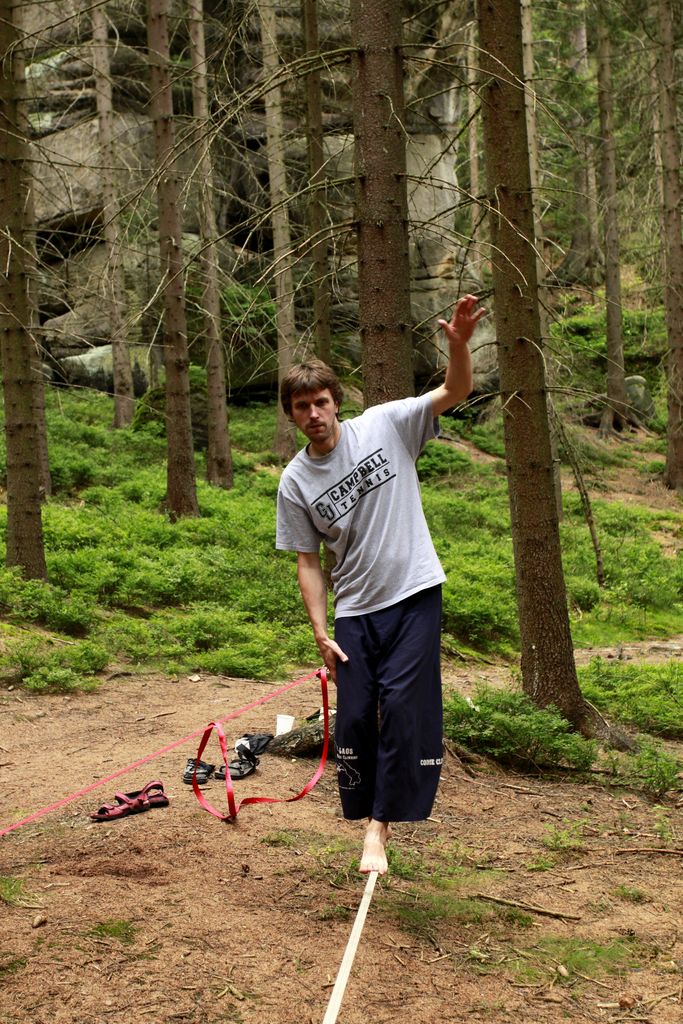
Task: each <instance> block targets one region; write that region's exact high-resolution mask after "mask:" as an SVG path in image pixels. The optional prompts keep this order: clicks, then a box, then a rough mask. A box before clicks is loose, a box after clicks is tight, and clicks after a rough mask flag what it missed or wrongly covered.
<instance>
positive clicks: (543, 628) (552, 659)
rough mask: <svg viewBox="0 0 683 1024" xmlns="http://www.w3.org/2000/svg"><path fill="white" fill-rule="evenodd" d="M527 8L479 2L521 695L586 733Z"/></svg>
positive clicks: (503, 0)
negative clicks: (542, 296)
mask: <svg viewBox="0 0 683 1024" xmlns="http://www.w3.org/2000/svg"><path fill="white" fill-rule="evenodd" d="M521 25H522V12H521V7H520V0H480V3H479V33H480V45H481V48H482V67H483V74H484V87H483V106H482V113H483V122H484V148H485V158H486V169H487V186H488V196H489V203H490V205H491V216H490V220H491V236H492V237H491V241H492V253H493V285H494V296H495V311H496V331H497V342H498V359H499V367H500V386H501V398H502V403H503V411H504V421H503V422H504V431H505V450H506V461H507V471H508V488H509V498H510V513H511V521H512V540H513V550H514V558H515V573H516V581H517V601H518V608H519V624H520V633H521V647H522V656H521V668H522V681H523V687H524V691H525V692H526V693H527V694H528V695H529V696H530V697H531V698H532V700H533V701H534V702H535V703H536V704H538V705H539V706H541V707H545V706H547V705H549V704H554V705H555V706H556V707H557V708H558V709H559V710H560V711H561V713H562V714H563V715H564V716H565V717H566V718H567V719H569V721H570V722H572V723H573V724H574V725H576V726H577V727H579V728H585V727H586V719H587V709H586V706H585V704H584V701H583V698H582V696H581V691H580V689H579V684H578V679H577V675H576V666H575V664H574V653H573V649H572V640H571V633H570V629H569V614H568V609H567V596H566V590H565V584H564V576H563V572H562V557H561V550H560V537H559V526H558V518H557V509H556V506H555V495H554V489H553V459H552V453H551V446H550V429H549V424H548V408H547V393H546V384H545V376H544V360H543V352H542V348H541V328H540V319H539V312H538V299H537V280H536V253H535V247H534V223H533V209H532V197H531V179H530V174H529V159H528V142H527V128H526V111H525V103H524V90H523V89H520V83H521V82H523V80H524V64H523V52H522V31H521Z"/></svg>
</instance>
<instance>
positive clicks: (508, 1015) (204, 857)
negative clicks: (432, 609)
mask: <svg viewBox="0 0 683 1024" xmlns="http://www.w3.org/2000/svg"><path fill="white" fill-rule="evenodd" d="M603 653H612V654H615V653H618V652H603ZM621 655H622V656H627V657H630V656H641V655H642V656H647V657H650V658H651V657H681V656H682V655H683V642H681V641H678V642H675V643H671V644H664V645H662V644H656V645H655V644H653V645H644V647H641V648H639V649H635V648H633V649H629V651H627V652H626V653H624V651H622V652H621ZM507 671H508V670H507V669H505V667H503V666H485V667H482V666H479V667H475V666H472V665H467V664H465V663H458V664H457V665H453V666H450V667H447V668H446V680H445V681H446V687H447V688H448V687H458V688H459V689H461V690H462V691H463V692H467V690H468V688H469V687H470V686H471V685H472V684H473V683H474V682H475V681H476V679H477V678H481V677H482V676H485V677H486V678H487V679H488V680H489V681H496V680H501V679H503V678H504V676H505V675H506V673H507ZM274 689H276V686H275V685H274V684H271V685H268V684H264V683H255V682H251V681H245V680H237V679H224V678H213V677H197V676H195V677H191V678H187V677H184V678H181V679H170V678H163V677H160V676H156V675H149V676H117V677H116V676H115V677H114V678H111V679H110V680H109V681H108V682H107V683H106V684H104V685H103V686H102V688H101V689H100V690H98V691H97V692H95V693H92V694H80V695H74V696H70V697H64V696H40V697H31V696H27V695H26V694H24V693H21V692H18V691H2V692H0V705H1V711H0V713H1V715H2V721H3V728H2V734H1V735H0V780H1V782H2V786H1V790H0V792H1V794H2V796H1V798H0V830H1V829H2V828H3V827H7V826H8V825H10V824H12V823H14V822H16V821H19V820H21V819H22V818H24V817H27V816H29V815H31V814H32V813H33V812H35V811H38V810H40V809H41V808H43V807H46V806H48V805H50V804H52V803H53V802H56V801H58V800H61V799H62V798H65V797H68V796H69V795H70V794H72V793H74V792H78V791H80V790H81V789H83V788H85V787H87V786H88V785H90V784H91V783H93V782H97V781H98V780H101V779H103V778H105V777H106V776H107V775H110V774H112V773H114V772H115V771H117V770H118V769H120V768H123V767H125V766H126V765H128V764H131V763H133V762H135V761H136V760H139V759H140V758H141V757H144V756H145V755H148V754H152V753H154V752H155V751H158V750H160V749H161V748H163V747H165V746H166V745H168V744H171V743H174V742H175V741H177V740H180V739H183V738H184V737H187V736H189V735H190V734H191V733H195V732H196V731H197V730H201V729H202V728H203V727H204V726H205V725H206V724H207V723H208V722H210V721H212V720H213V719H215V718H220V717H223V716H224V715H227V714H229V713H230V712H232V711H234V710H237V709H238V708H240V707H242V706H243V705H245V704H247V703H249V702H251V701H253V700H256V699H258V698H260V697H263V696H265V695H267V694H269V693H270V692H271V691H273V690H274ZM333 696H334V695H333ZM319 703H320V694H319V690H318V689H317V683H316V682H315V681H313V682H306V683H302V684H301V685H300V686H297V687H296V688H294V689H292V690H290V691H289V692H287V693H285V694H283V695H281V696H279V697H277V698H275V699H273V700H272V701H268V702H267V703H264V704H262V705H260V706H258V707H256V708H254V709H252V710H250V711H249V712H247V713H245V714H244V715H242V716H241V717H240V718H239V719H235V720H233V721H229V722H228V723H227V725H226V730H227V736H228V739H229V741H231V742H234V740H235V739H236V738H237V737H238V736H239V735H241V734H242V732H260V731H270V732H272V731H274V724H275V715H276V713H290V714H292V715H294V716H296V718H297V719H298V720H301V719H302V718H304V717H305V716H306V715H308V714H310V713H311V712H312V711H315V709H316V708H317V707H318V706H319ZM197 742H198V741H197V738H196V737H194V738H192V739H188V740H186V742H184V743H182V744H180V745H178V746H176V747H175V748H174V749H172V750H170V751H168V752H167V753H164V754H162V755H161V756H159V757H158V758H155V759H153V760H151V761H149V762H148V763H145V764H144V765H142V766H140V767H138V768H136V769H134V770H132V771H130V772H128V773H126V774H125V775H122V776H121V777H119V778H117V779H116V780H114V781H110V782H107V783H106V784H105V785H103V786H99V787H98V788H96V789H94V790H93V791H91V792H90V793H88V794H87V795H85V796H83V797H80V798H78V799H77V800H75V801H72V802H70V803H67V804H64V805H63V806H61V807H59V808H57V809H55V810H53V811H51V812H50V813H48V814H45V815H44V816H42V817H40V818H39V819H36V820H35V821H33V822H32V823H30V824H27V825H24V826H23V827H21V828H19V829H16V830H15V831H12V832H11V833H9V834H7V835H5V836H3V837H1V838H0V875H1V876H5V877H12V878H17V879H20V880H21V881H22V882H23V899H21V900H20V901H19V902H20V905H7V904H5V903H2V902H0V1022H1V1024H29V1022H31V1024H63V1022H67V1024H155V1022H181V1024H219V1022H220V1024H257V1022H258V1024H295V1022H296V1024H308V1022H311V1024H318V1022H322V1020H323V1017H324V1015H325V1010H326V1007H327V1003H328V1001H329V998H330V994H331V990H332V984H333V982H334V979H335V976H336V973H337V969H338V967H339V964H340V962H341V958H342V955H343V952H344V948H345V946H346V942H347V939H348V936H349V933H350V930H351V927H352V924H353V920H354V917H355V914H356V909H357V907H358V904H359V901H360V898H361V896H362V892H363V887H364V880H363V878H362V877H361V876H359V875H358V874H357V872H356V871H355V869H354V866H353V858H354V857H355V856H357V854H358V852H359V847H360V839H361V834H362V829H361V827H360V826H359V825H356V824H353V823H347V822H345V821H343V820H341V819H340V817H339V816H338V814H339V811H338V801H337V796H336V788H335V781H334V770H333V767H332V768H330V767H329V766H328V769H327V770H326V772H325V774H324V776H323V779H322V780H321V782H320V783H319V784H318V786H317V787H316V789H315V790H314V791H313V793H312V794H311V795H310V796H308V797H307V798H305V799H304V800H302V801H300V802H298V803H290V804H274V805H259V806H248V807H245V808H244V809H243V811H242V812H241V813H240V815H239V818H238V820H237V823H235V824H224V823H221V822H219V821H218V820H217V819H215V818H213V817H212V816H210V815H209V814H207V813H206V812H205V811H204V810H202V809H201V808H200V806H199V804H198V803H197V801H196V799H195V796H194V794H193V792H192V789H191V788H190V787H189V786H187V785H184V784H183V783H182V781H181V775H182V770H183V767H184V765H185V761H186V759H187V757H189V756H193V755H194V754H195V753H196V749H197ZM209 753H210V754H211V755H212V756H211V757H210V758H209V759H210V760H212V761H216V762H217V760H218V758H219V749H218V744H217V742H216V741H215V740H212V744H211V746H210V747H209V748H208V751H207V755H208V754H209ZM315 765H316V762H311V761H306V760H300V761H292V760H291V759H283V758H281V757H275V756H273V755H272V754H268V753H266V754H265V755H264V756H263V757H262V759H261V763H260V766H259V768H258V769H257V771H256V773H255V774H254V775H252V776H251V777H250V778H248V779H246V780H243V781H241V782H237V783H235V788H236V791H237V793H238V795H240V796H242V795H245V796H246V795H253V794H259V795H261V794H267V795H271V796H290V795H291V794H292V793H294V792H297V791H298V790H299V789H300V788H301V787H302V786H303V784H304V782H305V781H306V780H307V779H308V778H309V777H310V776H311V774H312V773H313V771H314V769H315ZM469 772H472V774H469ZM469 772H468V770H467V769H466V768H464V767H463V765H462V764H461V763H460V762H459V761H458V759H457V758H456V757H454V756H452V755H448V756H447V758H446V762H445V765H444V770H443V777H442V784H441V787H440V792H439V796H438V800H437V804H436V807H435V809H434V813H433V817H432V819H431V820H429V821H427V822H425V823H423V824H420V825H419V826H415V825H403V826H398V827H396V828H395V836H394V841H393V849H394V854H393V855H392V865H393V869H392V872H391V873H390V875H389V876H388V878H387V879H386V880H385V881H383V882H381V883H379V884H378V886H377V889H376V891H375V896H374V898H373V902H372V904H371V907H370V911H369V915H368V919H367V922H366V925H365V929H364V931H363V935H362V939H361V944H360V948H359V951H358V955H357V957H356V961H355V964H354V967H353V970H352V973H351V977H350V981H349V984H348V988H347V991H346V996H345V998H344V1002H343V1004H342V1007H341V1011H340V1013H339V1018H338V1019H339V1021H340V1024H361V1022H362V1024H366V1022H368V1021H371V1022H376V1024H382V1022H389V1021H391V1022H396V1021H410V1022H411V1024H435V1022H443V1021H446V1022H472V1024H476V1022H479V1021H486V1022H488V1024H499V1022H500V1024H502V1022H505V1021H508V1020H510V1021H513V1020H514V1021H517V1022H522V1024H556V1022H557V1024H559V1022H561V1021H567V1020H571V1021H576V1022H583V1021H641V1022H645V1021H649V1022H651V1024H680V1021H681V1020H682V1019H683V934H682V930H683V910H682V899H683V874H682V869H683V859H682V856H683V834H682V833H681V808H680V807H678V806H677V805H676V803H675V802H674V801H669V802H665V803H663V804H662V805H660V806H654V805H653V804H652V803H651V802H648V801H647V800H646V799H645V798H644V797H642V796H640V795H638V794H636V793H633V792H631V791H628V790H621V789H618V790H617V789H612V788H609V787H608V786H607V785H606V784H605V780H604V778H603V777H601V776H596V777H595V783H594V784H590V785H589V784H583V783H582V784H577V783H575V782H572V781H569V780H565V779H561V778H552V779H539V778H536V777H522V776H519V775H515V774H513V773H510V772H503V771H501V770H500V769H496V768H493V767H492V766H489V765H486V764H479V765H475V766H474V768H470V769H469ZM152 779H160V780H162V781H163V783H164V786H165V789H166V793H167V794H168V796H169V798H170V805H169V806H168V807H166V808H163V809H156V810H152V811H150V812H148V813H144V814H138V815H135V816H130V817H126V818H123V819H121V820H119V821H117V822H113V823H95V822H92V821H90V819H89V812H90V811H92V810H95V809H96V808H97V807H98V806H99V805H100V804H102V803H105V802H109V801H110V800H111V798H112V797H113V794H114V792H116V791H117V790H122V791H124V792H130V791H133V790H137V789H139V788H141V786H143V785H144V784H145V783H147V782H148V781H150V780H152ZM205 793H206V795H207V797H208V798H209V799H210V800H211V801H212V802H213V803H214V804H215V805H216V806H218V807H221V808H222V807H224V806H225V792H224V788H223V784H222V783H219V782H216V781H210V782H209V783H208V784H207V786H206V787H205ZM641 851H642V852H641ZM648 851H653V852H648ZM496 901H507V903H505V902H496ZM527 908H531V909H527ZM615 943H616V944H618V945H615ZM577 949H578V950H579V951H580V952H581V953H582V955H583V959H579V960H577V959H576V958H572V959H570V952H569V951H570V950H574V951H576V950H577ZM596 949H602V950H603V951H604V950H621V953H622V954H623V953H624V951H625V950H626V951H628V952H629V964H627V965H626V966H624V964H623V963H622V964H621V967H619V969H618V970H617V971H616V972H615V973H609V972H608V971H607V969H606V967H605V964H604V962H603V961H599V962H598V961H595V960H591V956H592V951H593V952H594V951H595V950H596ZM565 961H566V962H565Z"/></svg>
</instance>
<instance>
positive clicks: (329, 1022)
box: [323, 871, 377, 1024]
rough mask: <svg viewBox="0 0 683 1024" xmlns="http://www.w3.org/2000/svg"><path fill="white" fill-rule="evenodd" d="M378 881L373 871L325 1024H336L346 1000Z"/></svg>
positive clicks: (350, 938) (335, 985) (348, 944)
mask: <svg viewBox="0 0 683 1024" xmlns="http://www.w3.org/2000/svg"><path fill="white" fill-rule="evenodd" d="M376 881H377V872H376V871H371V872H370V874H369V875H368V880H367V882H366V885H365V892H364V893H363V899H362V900H361V901H360V906H359V908H358V913H357V914H356V920H355V921H354V924H353V928H352V929H351V934H350V935H349V941H348V942H347V943H346V950H345V952H344V958H343V960H342V962H341V967H340V968H339V974H338V975H337V980H336V981H335V983H334V988H333V989H332V995H331V996H330V1001H329V1003H328V1005H327V1012H326V1014H325V1017H324V1020H323V1024H335V1021H336V1020H337V1014H338V1013H339V1008H340V1007H341V1004H342V999H343V998H344V992H345V991H346V983H347V981H348V980H349V975H350V973H351V968H352V967H353V961H354V958H355V956H356V950H357V949H358V943H359V942H360V936H361V932H362V931H363V925H364V924H365V918H366V917H367V913H368V908H369V906H370V900H371V899H372V894H373V892H374V889H375V882H376Z"/></svg>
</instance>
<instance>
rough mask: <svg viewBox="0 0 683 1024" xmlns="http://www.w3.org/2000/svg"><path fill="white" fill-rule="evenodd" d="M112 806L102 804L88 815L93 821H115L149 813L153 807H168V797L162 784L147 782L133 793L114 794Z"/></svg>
mask: <svg viewBox="0 0 683 1024" xmlns="http://www.w3.org/2000/svg"><path fill="white" fill-rule="evenodd" d="M114 800H115V801H116V803H114V804H103V805H102V807H100V808H99V809H98V810H97V811H93V813H92V814H91V815H90V817H91V818H92V820H93V821H116V820H117V819H118V818H125V817H126V815H128V814H140V813H141V812H142V811H151V810H152V808H153V807H168V803H169V800H168V797H167V796H166V794H165V793H164V785H163V783H162V782H148V783H147V785H146V786H143V788H142V789H139V790H137V792H135V793H114Z"/></svg>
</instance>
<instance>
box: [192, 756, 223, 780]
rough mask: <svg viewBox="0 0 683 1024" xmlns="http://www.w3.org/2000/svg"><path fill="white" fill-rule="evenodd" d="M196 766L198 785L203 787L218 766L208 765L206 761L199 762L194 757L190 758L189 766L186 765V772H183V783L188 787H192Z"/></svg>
mask: <svg viewBox="0 0 683 1024" xmlns="http://www.w3.org/2000/svg"><path fill="white" fill-rule="evenodd" d="M195 765H196V766H197V772H196V775H197V784H198V785H200V786H203V785H205V784H206V783H207V782H208V781H209V779H210V778H211V776H212V775H213V772H214V768H215V767H216V765H215V764H207V762H206V761H197V760H196V758H194V757H190V758H188V761H187V764H186V765H185V771H184V772H183V782H186V783H187V784H188V786H191V785H192V778H193V776H194V774H195ZM223 778H225V776H223Z"/></svg>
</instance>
